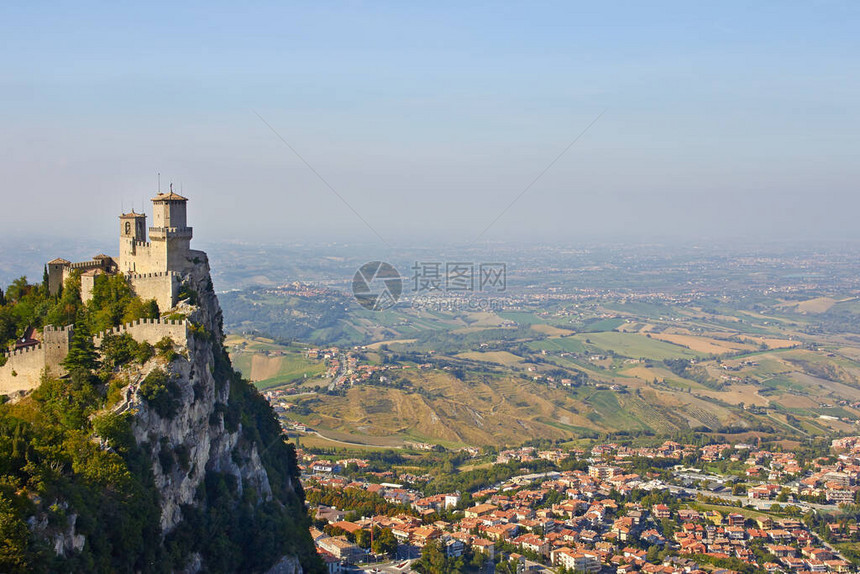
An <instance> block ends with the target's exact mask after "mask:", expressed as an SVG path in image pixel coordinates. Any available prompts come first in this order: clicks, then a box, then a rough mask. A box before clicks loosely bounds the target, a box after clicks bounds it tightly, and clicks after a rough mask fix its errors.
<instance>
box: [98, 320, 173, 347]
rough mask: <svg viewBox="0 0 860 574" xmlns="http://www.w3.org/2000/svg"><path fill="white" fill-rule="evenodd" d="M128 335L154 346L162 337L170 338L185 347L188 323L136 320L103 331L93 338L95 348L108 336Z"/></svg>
mask: <svg viewBox="0 0 860 574" xmlns="http://www.w3.org/2000/svg"><path fill="white" fill-rule="evenodd" d="M125 333H128V334H129V335H131V336H132V338H133V339H134V340H135V341H138V342H143V341H146V342H147V343H149V344H155V343H157V342H158V341H160V340H161V339H163V338H164V337H170V338H171V339H173V342H174V343H176V344H178V345H182V346H185V345H186V344H187V343H188V321H187V320H185V319H181V320H175V319H160V318H159V319H138V320H136V321H132V322H131V323H126V324H124V325H120V326H119V327H114V328H113V329H108V330H107V331H103V332H101V333H99V334H97V335H96V336H95V337H93V343H94V344H95V346H96V347H101V344H102V342H103V341H104V338H105V337H106V336H108V335H123V334H125Z"/></svg>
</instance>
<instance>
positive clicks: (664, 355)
mask: <svg viewBox="0 0 860 574" xmlns="http://www.w3.org/2000/svg"><path fill="white" fill-rule="evenodd" d="M575 338H576V339H579V340H580V341H582V342H583V343H586V344H587V345H589V346H590V348H596V349H598V350H603V351H613V352H615V353H617V354H619V355H622V356H625V357H630V358H633V359H639V358H649V359H656V360H658V361H662V360H663V359H681V358H686V359H690V358H698V357H701V356H702V354H701V353H697V352H695V351H692V350H690V349H687V348H686V347H681V346H680V345H673V344H672V343H666V342H664V341H658V340H657V339H649V338H648V337H646V336H644V335H639V334H637V333H618V332H615V331H608V332H604V333H587V334H585V333H583V334H579V335H575Z"/></svg>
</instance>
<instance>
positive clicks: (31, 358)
mask: <svg viewBox="0 0 860 574" xmlns="http://www.w3.org/2000/svg"><path fill="white" fill-rule="evenodd" d="M73 332H74V331H73V328H72V326H71V325H69V326H67V327H53V326H52V325H47V326H46V327H45V329H44V331H43V333H42V344H41V345H39V346H37V347H30V348H27V349H21V350H18V351H13V352H11V353H8V354H6V364H5V365H3V366H2V367H0V394H3V395H8V394H10V393H15V392H18V391H29V390H32V389H35V388H36V387H38V386H39V382H40V381H41V378H42V372H43V371H44V370H45V369H48V370H49V371H50V372H51V374H54V375H64V374H66V370H65V369H64V368H63V366H62V365H61V363H62V362H63V359H65V358H66V355H68V354H69V342H70V341H71V339H72V333H73Z"/></svg>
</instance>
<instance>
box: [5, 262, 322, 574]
mask: <svg viewBox="0 0 860 574" xmlns="http://www.w3.org/2000/svg"><path fill="white" fill-rule="evenodd" d="M181 281H182V282H181V287H180V294H181V296H182V297H181V300H180V303H179V304H178V305H177V306H176V307H175V308H173V309H171V310H169V311H166V312H165V315H167V317H166V318H165V319H164V320H155V319H149V320H139V321H137V322H136V323H134V326H133V327H131V328H123V329H114V330H112V331H110V333H112V334H108V335H105V334H100V335H99V336H97V337H95V339H93V338H92V337H91V336H90V334H89V333H88V327H87V325H88V323H89V322H91V318H92V316H94V315H96V314H98V313H101V312H102V311H104V309H102V308H96V307H95V306H93V305H89V306H87V307H82V308H81V310H80V312H79V313H78V314H77V316H78V320H77V321H76V323H75V325H76V328H75V336H74V337H73V339H72V341H71V344H70V347H71V351H70V352H69V355H68V357H69V358H70V359H71V360H70V361H68V362H67V363H64V364H66V365H67V366H68V376H65V377H63V378H58V377H53V376H50V375H49V374H47V373H46V374H45V375H43V377H42V379H41V383H40V385H39V386H38V388H36V389H35V390H33V391H32V393H30V394H29V395H26V396H18V397H16V399H15V400H13V401H9V402H7V403H6V404H0V572H56V571H64V572H273V573H274V572H278V573H285V574H299V573H301V574H310V573H312V572H320V571H322V569H323V566H322V563H321V561H320V560H319V558H318V556H317V554H316V552H315V549H314V544H313V541H312V540H311V537H310V533H309V532H308V526H309V518H308V516H307V512H306V508H305V504H304V493H303V491H302V487H301V483H300V482H299V471H298V466H297V463H296V455H295V450H294V449H293V447H292V446H291V445H288V444H287V443H286V442H285V441H284V437H283V435H282V433H281V429H280V426H279V424H278V421H277V419H276V418H275V415H274V412H273V411H272V409H271V408H270V407H269V405H268V403H266V401H265V400H264V399H263V398H262V397H261V396H260V394H259V393H258V392H257V391H256V390H255V389H254V388H253V387H252V386H251V385H250V383H248V382H247V381H243V380H242V379H241V377H240V376H239V375H238V374H237V373H236V372H235V371H234V370H233V369H232V366H231V364H230V360H229V357H228V356H227V353H226V351H225V350H224V348H223V338H224V334H223V332H222V324H221V309H220V306H219V304H218V299H217V297H216V295H215V292H214V291H213V288H212V281H211V279H210V276H209V267H208V263H207V261H206V257H205V255H204V254H202V253H199V252H197V253H196V257H195V265H194V266H193V269H192V270H191V271H189V272H188V273H186V274H184V275H183V277H182V280H181ZM111 304H114V303H113V302H112V300H106V302H105V305H108V306H109V305H111ZM177 329H180V331H177ZM120 333H121V334H120ZM177 333H178V334H179V335H180V336H177ZM168 336H170V337H171V338H166V337H168ZM4 400H5V399H4ZM2 402H3V401H2V400H0V403H2Z"/></svg>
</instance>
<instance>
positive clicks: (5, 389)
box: [0, 185, 206, 394]
mask: <svg viewBox="0 0 860 574" xmlns="http://www.w3.org/2000/svg"><path fill="white" fill-rule="evenodd" d="M187 203H188V199H187V198H185V197H182V196H181V195H179V194H177V193H174V191H173V186H172V185H171V187H170V191H169V192H168V193H159V194H158V195H156V196H155V197H153V198H152V212H153V217H152V219H153V226H152V227H150V228H149V238H148V240H147V228H146V215H145V214H143V213H135V211H134V210H132V211H131V212H129V213H123V214H122V215H120V216H119V224H120V228H119V257H117V258H114V257H111V256H108V255H104V254H99V255H96V256H95V257H93V258H92V260H90V261H82V262H78V263H72V262H70V261H67V260H65V259H60V258H58V259H54V260H53V261H49V262H48V264H47V267H48V289H49V291H50V292H51V294H54V295H56V294H57V293H58V292H59V291H60V289H61V288H62V286H63V285H64V283H65V281H66V280H67V279H68V278H69V277H71V276H72V274H73V273H75V272H76V271H79V272H80V276H81V299H82V300H83V301H84V302H86V301H89V300H90V299H92V293H93V286H94V285H95V281H96V277H98V276H99V275H102V274H105V275H115V274H117V273H122V274H123V275H124V276H125V277H126V279H127V280H128V282H129V285H130V286H131V288H132V289H133V290H134V292H135V294H136V295H137V296H138V297H140V298H141V299H144V300H147V299H155V301H156V303H158V308H159V310H160V312H161V313H164V312H165V311H167V310H168V309H171V308H173V307H174V306H175V305H176V303H177V302H178V295H179V288H180V283H181V280H182V276H183V275H185V274H187V273H189V272H190V271H192V270H193V269H194V267H195V266H196V265H197V264H198V263H200V262H202V261H205V260H206V254H205V253H204V252H202V251H195V250H193V249H191V236H192V229H191V228H190V227H188V225H187V219H186V214H187V211H186V206H187ZM112 332H114V333H116V334H119V333H123V332H127V333H129V334H131V336H132V337H134V338H135V339H136V340H138V341H147V342H149V343H156V342H157V341H159V340H161V339H162V338H163V337H165V336H167V337H170V338H172V339H173V340H174V342H175V343H177V344H181V345H184V344H185V342H186V337H187V325H186V323H185V321H169V320H164V319H141V320H139V321H136V322H135V323H133V324H129V325H123V326H121V327H119V328H116V329H113V330H112ZM73 333H74V330H73V328H72V326H70V325H69V326H65V327H55V326H52V325H46V326H45V328H44V329H43V331H42V333H41V335H40V337H41V338H31V339H28V338H27V337H25V339H26V340H22V341H20V342H19V343H18V344H16V348H15V350H13V351H10V352H8V353H7V354H6V364H5V365H3V366H0V394H8V393H13V392H18V391H28V390H32V389H34V388H36V387H38V386H39V381H40V379H41V376H42V372H43V371H45V370H46V369H47V370H48V371H50V372H51V373H52V374H54V375H62V374H65V373H64V370H63V368H62V366H61V363H62V361H63V359H65V357H66V355H67V354H68V352H69V342H70V341H71V338H72V335H73ZM105 334H106V333H99V334H98V335H96V336H95V337H94V341H95V343H96V345H99V344H100V343H101V341H102V339H103V338H104V335H105ZM0 352H2V351H0Z"/></svg>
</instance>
